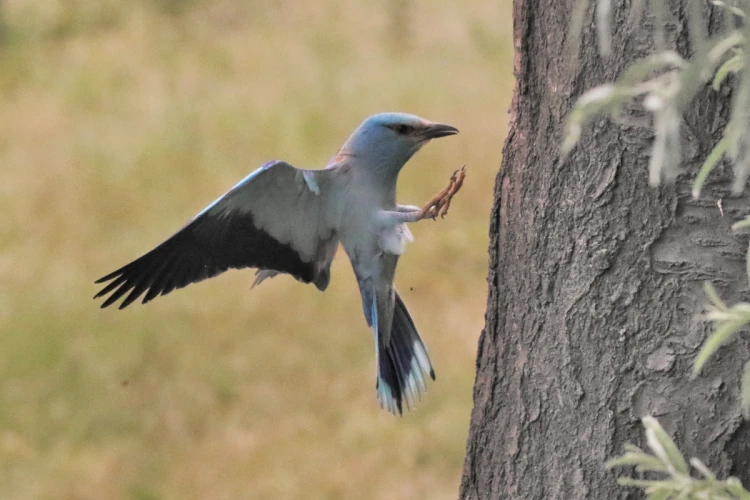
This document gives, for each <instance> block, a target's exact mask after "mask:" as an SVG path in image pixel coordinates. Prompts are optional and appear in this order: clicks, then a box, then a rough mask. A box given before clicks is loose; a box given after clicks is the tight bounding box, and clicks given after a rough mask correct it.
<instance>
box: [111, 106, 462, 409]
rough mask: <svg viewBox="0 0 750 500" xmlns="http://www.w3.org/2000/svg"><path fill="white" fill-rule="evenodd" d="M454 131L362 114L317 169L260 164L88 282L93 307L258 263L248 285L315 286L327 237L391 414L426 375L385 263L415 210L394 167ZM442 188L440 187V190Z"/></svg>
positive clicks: (322, 285) (421, 386) (394, 258)
mask: <svg viewBox="0 0 750 500" xmlns="http://www.w3.org/2000/svg"><path fill="white" fill-rule="evenodd" d="M457 132H458V131H457V130H456V129H455V128H453V127H451V126H448V125H442V124H435V123H432V122H429V121H427V120H424V119H422V118H419V117H417V116H414V115H408V114H404V113H382V114H379V115H374V116H371V117H370V118H368V119H367V120H365V121H364V122H363V123H362V124H361V125H360V126H359V128H357V130H355V132H354V133H353V134H352V135H351V136H350V137H349V139H348V140H347V141H346V142H345V143H344V145H343V146H342V147H341V149H340V150H339V151H338V153H337V154H336V155H335V156H334V158H333V159H332V160H331V162H330V163H329V164H328V166H327V167H326V168H325V169H323V170H302V169H297V168H295V167H293V166H291V165H289V164H287V163H284V162H282V161H273V162H268V163H266V164H265V165H263V166H262V167H261V168H259V169H258V170H255V171H254V172H252V173H251V174H250V175H248V176H246V177H245V178H244V179H243V180H242V181H240V182H239V183H237V184H236V185H235V186H234V187H232V188H231V189H230V190H229V191H227V193H226V194H224V195H223V196H221V197H219V198H218V199H217V200H216V201H214V202H213V203H211V204H210V205H208V206H207V207H206V208H205V209H203V210H202V211H201V212H199V213H198V215H196V216H195V217H194V218H193V219H192V220H191V221H190V222H189V223H188V224H187V225H186V226H185V227H184V228H182V229H181V230H180V231H178V232H177V233H176V234H175V235H173V236H172V237H171V238H169V239H168V240H166V241H165V242H164V243H162V244H161V245H159V246H157V247H156V248H155V249H154V250H152V251H150V252H148V253H146V254H145V255H143V256H142V257H140V258H139V259H136V260H135V261H133V262H131V263H130V264H128V265H126V266H124V267H122V268H120V269H118V270H117V271H115V272H113V273H110V274H109V275H107V276H105V277H103V278H102V279H100V280H98V282H109V283H108V284H107V285H106V286H105V287H104V288H103V289H102V290H101V291H100V292H99V293H98V294H97V295H96V296H97V297H101V296H104V295H109V296H108V297H107V298H106V300H105V301H104V303H103V304H102V307H106V306H108V305H110V304H112V303H114V302H116V301H117V300H118V299H120V298H121V297H123V296H125V294H128V295H127V296H125V299H124V300H123V302H122V304H121V306H120V307H121V308H122V307H125V306H127V305H128V304H130V303H131V302H133V301H134V300H136V299H137V298H138V297H139V296H141V295H142V294H143V293H145V294H146V295H145V297H144V299H143V302H144V303H145V302H148V301H150V300H152V299H153V298H155V297H156V296H158V295H164V294H166V293H169V292H170V291H172V290H174V289H177V288H181V287H183V286H186V285H188V284H190V283H194V282H197V281H201V280H203V279H206V278H210V277H212V276H215V275H217V274H220V273H221V272H223V271H226V270H227V269H230V268H244V267H255V268H257V269H258V272H257V277H256V280H255V283H254V284H259V283H260V282H262V281H263V280H264V279H267V278H271V277H273V276H276V275H277V274H282V273H286V274H291V275H292V276H294V277H295V278H296V279H298V280H299V281H302V282H304V283H313V284H315V285H316V286H317V287H318V288H319V289H320V290H325V289H326V287H327V286H328V282H329V279H330V266H331V261H332V260H333V257H334V255H335V253H336V248H337V246H338V244H339V243H341V245H342V246H343V248H344V250H345V251H346V253H347V255H348V256H349V259H350V261H351V263H352V268H353V269H354V273H355V275H356V277H357V282H358V284H359V289H360V293H361V294H362V306H363V310H364V314H365V319H366V320H367V324H368V325H369V326H371V328H372V330H373V336H374V340H375V347H376V364H377V370H378V373H377V383H376V388H377V394H378V400H379V401H380V404H381V406H382V407H383V408H385V409H387V410H388V411H390V412H391V413H394V414H400V413H401V412H402V411H403V407H404V406H406V407H407V408H411V407H413V406H414V405H415V403H416V402H417V401H418V400H419V399H420V397H421V395H422V393H423V392H424V391H425V382H426V378H427V376H429V377H431V378H433V379H434V378H435V374H434V371H433V369H432V364H431V363H430V359H429V356H428V354H427V350H426V348H425V347H424V344H423V343H422V340H421V338H420V337H419V333H418V332H417V329H416V327H415V326H414V322H413V321H412V319H411V317H410V315H409V312H408V310H407V309H406V306H405V305H404V303H403V301H402V300H401V297H400V296H399V295H398V293H397V292H396V289H395V288H394V287H393V279H394V276H395V273H396V265H397V263H398V259H399V256H400V255H401V253H403V251H404V249H405V247H406V244H407V243H408V242H409V241H411V232H410V231H409V230H408V228H407V227H406V224H407V223H409V222H416V221H418V220H420V219H422V218H424V217H425V211H424V210H420V209H419V208H417V207H414V206H408V205H398V204H397V203H396V181H397V178H398V174H399V172H400V171H401V168H402V167H403V166H404V164H405V163H406V162H407V161H408V160H409V159H410V158H411V157H412V155H414V153H416V152H417V151H418V150H419V149H420V148H421V147H422V146H423V145H424V144H426V143H427V142H429V141H430V140H431V139H435V138H438V137H444V136H447V135H452V134H455V133H457ZM451 196H452V195H451Z"/></svg>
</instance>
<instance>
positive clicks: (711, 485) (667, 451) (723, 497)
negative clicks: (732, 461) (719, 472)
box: [607, 417, 750, 500]
mask: <svg viewBox="0 0 750 500" xmlns="http://www.w3.org/2000/svg"><path fill="white" fill-rule="evenodd" d="M642 422H643V426H644V427H645V428H646V443H647V444H648V447H649V449H650V450H651V453H650V454H649V453H646V452H645V451H643V450H641V449H640V448H638V447H637V446H634V445H631V444H627V445H625V454H624V455H622V456H620V457H617V458H614V459H612V460H610V461H609V462H607V467H608V468H610V469H611V468H614V467H622V466H633V467H635V470H636V472H639V473H642V474H643V473H655V474H658V475H661V476H663V478H662V479H635V478H632V477H620V478H618V479H617V482H618V483H619V484H621V485H623V486H634V487H637V488H641V489H642V490H643V491H644V493H646V495H647V498H648V500H669V499H681V500H704V499H713V500H750V492H748V491H747V490H746V489H745V488H744V487H743V486H742V483H740V481H739V480H738V479H737V478H735V477H730V478H729V479H726V480H724V481H721V480H719V479H717V478H716V475H714V473H713V472H711V471H710V470H709V469H708V467H706V466H705V464H703V462H701V461H700V460H698V459H697V458H691V459H690V465H691V466H692V467H693V469H695V470H696V471H697V472H698V474H700V476H701V477H699V478H696V477H693V476H692V475H691V474H690V468H689V467H688V462H686V461H685V458H684V457H683V456H682V453H680V450H679V449H678V448H677V445H675V443H674V441H673V440H672V438H671V437H669V434H667V433H666V432H665V431H664V429H663V428H662V426H661V425H660V424H659V422H658V421H657V420H656V419H655V418H653V417H643V419H642Z"/></svg>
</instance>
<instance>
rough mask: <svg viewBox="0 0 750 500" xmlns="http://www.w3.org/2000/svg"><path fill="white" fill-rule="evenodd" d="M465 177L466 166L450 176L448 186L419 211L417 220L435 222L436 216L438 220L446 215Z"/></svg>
mask: <svg viewBox="0 0 750 500" xmlns="http://www.w3.org/2000/svg"><path fill="white" fill-rule="evenodd" d="M465 177H466V165H464V166H463V167H461V169H460V170H456V171H455V172H453V175H451V179H450V181H449V182H448V185H447V186H446V187H445V189H443V190H442V191H440V192H439V193H438V194H436V195H435V196H434V197H433V198H432V199H431V200H430V201H429V202H428V203H427V204H426V205H425V206H424V207H422V210H420V211H419V219H417V220H421V219H432V220H436V219H437V217H438V215H439V216H440V218H443V217H445V216H446V215H448V209H449V208H450V206H451V200H452V199H453V195H455V194H456V193H457V192H458V190H459V189H461V186H463V184H464V178H465Z"/></svg>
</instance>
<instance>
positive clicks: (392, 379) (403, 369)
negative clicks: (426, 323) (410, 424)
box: [371, 292, 435, 415]
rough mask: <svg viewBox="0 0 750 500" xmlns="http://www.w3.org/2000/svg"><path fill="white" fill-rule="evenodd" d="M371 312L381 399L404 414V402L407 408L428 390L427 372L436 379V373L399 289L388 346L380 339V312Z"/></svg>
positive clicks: (411, 406) (390, 409)
mask: <svg viewBox="0 0 750 500" xmlns="http://www.w3.org/2000/svg"><path fill="white" fill-rule="evenodd" d="M371 311H372V312H371V315H372V318H373V321H372V324H373V325H372V326H373V330H374V331H375V339H376V345H377V349H378V353H377V365H378V381H377V386H376V387H377V391H378V399H379V400H380V404H381V406H382V407H383V408H385V409H387V410H388V411H390V412H391V413H393V414H394V415H395V414H399V415H400V414H401V413H402V412H403V407H404V402H406V408H407V409H411V408H413V407H414V405H415V404H416V402H417V401H418V400H419V399H420V397H421V395H422V393H424V392H425V380H426V377H425V375H429V376H430V378H432V379H433V380H435V372H434V370H433V368H432V363H431V362H430V357H429V355H428V354H427V349H426V348H425V346H424V344H423V343H422V339H421V338H420V337H419V333H418V332H417V328H416V326H415V325H414V321H413V320H412V319H411V316H410V315H409V311H408V310H407V309H406V306H405V305H404V302H403V301H402V300H401V297H400V296H399V295H398V292H396V294H395V307H394V311H393V323H392V327H391V336H390V341H389V343H388V345H387V346H382V345H380V343H379V342H378V334H377V326H376V325H377V311H376V310H375V309H374V307H373V309H371Z"/></svg>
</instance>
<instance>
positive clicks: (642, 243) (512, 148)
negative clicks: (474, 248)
mask: <svg viewBox="0 0 750 500" xmlns="http://www.w3.org/2000/svg"><path fill="white" fill-rule="evenodd" d="M574 4H575V0H555V1H550V0H514V40H515V49H516V59H515V75H516V79H517V87H516V91H515V95H514V99H513V103H512V106H511V130H510V133H509V135H508V138H507V140H506V143H505V147H504V150H503V157H504V161H503V168H502V170H501V171H500V172H499V173H498V176H497V179H496V185H495V198H496V201H495V205H494V208H493V212H492V214H491V228H490V232H491V242H490V256H491V257H490V270H489V277H488V282H489V297H488V302H487V315H486V326H485V329H484V332H483V333H482V336H481V339H480V342H479V352H478V359H477V378H476V385H475V388H474V405H475V406H474V410H473V413H472V416H471V428H470V431H469V439H468V444H467V456H466V461H465V466H464V473H463V478H462V483H461V491H460V496H461V498H467V499H468V498H471V499H480V498H481V499H484V498H493V499H566V500H567V499H576V498H591V499H597V500H598V499H602V500H604V499H614V498H638V494H637V492H635V491H634V490H625V489H622V488H620V487H618V486H617V485H616V482H615V478H616V475H615V473H614V472H611V471H607V470H606V469H605V468H604V462H605V461H606V460H607V459H609V458H612V457H614V456H616V455H618V454H620V453H621V452H622V445H623V444H624V443H626V442H633V443H637V444H643V429H642V427H641V424H640V420H639V419H640V417H642V416H644V415H654V416H656V417H657V418H659V420H660V422H661V423H662V425H663V426H664V427H665V429H666V430H667V432H669V433H671V434H672V435H673V437H675V439H676V441H677V443H678V446H680V447H681V448H682V450H683V451H684V452H685V453H686V455H687V456H696V455H697V456H700V457H701V458H702V459H704V460H705V462H706V463H707V464H708V465H709V466H710V467H713V468H714V470H715V471H716V472H717V473H718V474H720V475H721V476H726V475H727V474H732V475H735V476H738V477H739V478H740V479H741V480H742V481H743V483H744V484H745V485H750V461H749V458H748V457H749V455H750V427H749V426H748V424H747V423H743V421H742V419H741V417H740V412H739V396H738V393H739V374H740V372H741V369H742V363H743V361H744V360H746V359H748V358H749V357H750V344H749V343H748V342H747V341H746V339H743V340H739V341H735V342H733V343H732V344H731V345H730V346H729V347H724V348H722V349H721V350H720V351H719V353H718V355H717V356H716V357H715V358H713V359H712V360H711V361H710V362H709V363H708V365H707V368H706V369H704V373H703V374H702V375H701V376H700V377H699V378H698V379H696V380H690V377H689V373H690V369H691V366H692V365H691V364H692V361H693V359H694V356H695V354H696V352H697V349H698V348H699V347H700V345H701V343H702V342H703V340H705V338H706V336H707V335H708V333H709V332H710V326H709V325H707V324H705V323H704V322H702V321H700V320H699V318H698V317H697V316H698V314H699V313H700V312H701V311H702V310H703V306H704V304H705V303H706V301H707V300H706V298H705V295H704V292H703V290H702V286H703V283H704V281H706V280H710V281H711V282H713V283H714V285H715V286H716V287H717V289H718V290H719V293H720V294H721V295H722V296H723V297H724V298H725V299H726V300H727V301H729V302H735V301H737V300H741V299H742V300H747V294H748V289H747V281H746V278H745V260H744V259H745V252H746V248H747V246H746V244H747V242H746V240H743V239H742V238H739V237H737V236H735V235H733V234H732V232H731V230H730V226H731V225H732V223H733V222H735V221H737V220H739V219H740V218H741V217H742V216H744V215H746V214H747V213H748V200H747V198H746V197H742V198H731V197H730V196H729V183H730V178H729V173H728V172H720V173H718V174H717V175H716V176H713V177H712V178H711V183H710V184H709V185H708V186H707V187H706V188H705V189H704V195H703V197H702V199H701V200H699V201H692V199H691V198H690V186H691V172H693V173H694V172H695V168H696V166H697V165H698V164H699V162H700V161H702V159H704V158H705V156H706V153H707V152H708V151H709V150H710V148H711V147H712V146H713V145H714V144H715V143H716V141H717V140H718V138H719V134H720V132H721V130H722V129H723V126H724V124H725V123H726V121H727V118H728V115H729V108H728V99H727V94H728V92H724V93H714V92H712V91H711V90H710V89H706V90H705V91H704V92H702V93H701V95H700V96H699V97H698V98H697V99H696V101H695V102H694V103H693V105H692V107H691V109H690V110H689V112H688V113H687V116H686V117H685V122H684V131H685V134H684V141H683V147H684V151H685V153H686V154H685V157H686V163H687V165H688V168H687V169H686V172H688V173H687V174H686V175H685V176H683V177H684V178H680V179H678V181H677V182H676V183H674V184H668V185H666V186H663V187H661V188H659V189H654V188H649V187H648V185H647V176H648V175H647V171H646V170H647V162H648V151H649V148H650V142H651V140H652V138H653V137H652V133H651V129H650V127H649V126H644V125H643V122H644V121H645V122H646V124H648V117H647V116H646V115H643V114H640V115H638V110H637V108H634V109H632V110H630V114H629V116H628V119H627V120H626V124H625V125H623V124H618V125H615V124H611V123H607V122H606V121H604V120H602V121H598V122H596V123H595V124H594V126H592V127H588V129H587V131H586V132H585V133H584V138H583V140H582V142H581V143H580V144H579V146H578V148H577V149H576V151H575V153H574V154H573V155H572V157H571V158H569V159H568V160H567V161H566V162H564V163H561V162H559V146H560V143H561V133H562V126H563V123H564V119H565V116H566V114H567V113H568V111H569V110H570V109H571V107H572V105H573V103H574V101H575V97H576V96H578V95H580V94H581V92H583V91H584V90H586V89H589V88H591V87H593V86H595V85H597V84H601V83H604V82H608V81H612V80H614V79H615V78H616V77H617V76H618V75H620V74H621V72H622V70H623V68H625V67H626V65H627V64H628V63H630V62H632V61H634V60H636V59H637V58H639V57H642V56H644V55H646V54H647V53H649V51H650V50H651V49H652V35H651V30H650V27H649V23H650V22H651V20H650V19H649V17H648V16H646V17H644V19H643V20H640V21H633V20H632V19H629V15H630V13H629V12H628V11H627V10H626V6H625V5H624V4H629V2H612V4H613V5H612V8H613V12H612V15H613V23H612V26H613V27H614V33H613V44H612V47H613V54H612V56H611V57H610V58H609V59H608V60H606V61H605V60H602V58H601V57H600V56H599V54H598V52H597V48H596V40H595V38H594V29H593V12H592V10H593V9H591V8H590V9H589V13H588V19H587V22H586V23H584V26H586V27H587V28H586V29H585V30H584V33H583V35H582V36H583V40H582V46H581V49H580V52H579V56H580V60H579V61H578V62H575V61H573V58H572V57H571V55H570V54H569V53H568V52H566V50H565V45H566V43H565V42H566V37H567V36H568V28H569V23H570V14H571V12H572V11H573V7H574ZM673 7H674V9H673V15H674V19H672V20H671V22H670V23H669V25H668V30H667V33H668V37H669V39H670V42H671V43H673V44H674V45H673V46H676V47H677V49H678V50H679V51H680V52H682V53H683V54H688V53H690V52H691V51H692V50H693V48H692V47H691V43H690V38H689V35H688V33H687V22H686V20H685V12H684V8H683V7H682V6H679V5H676V3H675V5H674V6H673ZM704 10H705V13H706V27H707V28H709V31H715V30H716V29H718V27H720V26H721V23H722V22H723V15H722V14H721V13H719V12H716V10H715V9H714V10H709V6H708V3H706V6H705V9H704ZM709 12H710V13H709ZM636 115H637V116H636ZM719 199H723V204H722V208H723V215H722V212H721V211H720V209H719V208H718V207H717V200H719Z"/></svg>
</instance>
